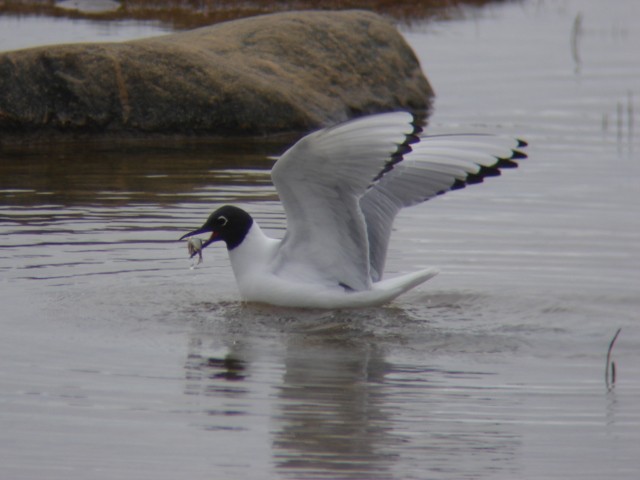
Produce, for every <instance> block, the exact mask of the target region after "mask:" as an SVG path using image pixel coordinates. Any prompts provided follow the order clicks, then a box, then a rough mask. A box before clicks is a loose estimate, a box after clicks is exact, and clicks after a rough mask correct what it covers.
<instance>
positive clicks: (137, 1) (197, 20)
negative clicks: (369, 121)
mask: <svg viewBox="0 0 640 480" xmlns="http://www.w3.org/2000/svg"><path fill="white" fill-rule="evenodd" d="M79 1H81V0H79ZM496 1H500V0H422V1H416V0H413V1H411V0H408V1H402V0H400V1H398V0H369V1H367V0H329V1H325V2H322V5H321V6H318V2H313V1H307V0H290V1H276V2H273V1H266V0H253V1H233V0H227V1H224V0H223V1H221V0H122V1H121V6H120V8H119V9H117V10H115V11H111V12H105V13H82V12H79V11H70V10H63V9H60V8H57V7H56V6H55V3H56V2H54V1H53V0H0V14H13V15H48V16H56V17H70V18H93V19H101V20H121V19H137V20H156V21H160V22H163V23H166V24H169V25H171V26H172V27H174V28H178V29H181V28H193V27H198V26H203V25H210V24H212V23H217V22H222V21H226V20H233V19H237V18H243V17H248V16H253V15H259V14H265V13H272V12H284V11H291V10H311V9H314V10H317V9H319V8H321V9H323V10H344V9H353V8H359V9H365V10H371V11H374V12H377V13H380V14H382V15H386V16H388V17H391V18H393V19H395V20H397V21H399V22H402V23H405V24H411V23H412V22H415V21H423V20H426V19H434V18H450V17H454V16H457V15H460V9H461V7H462V6H465V5H469V6H478V7H480V6H483V5H485V4H487V3H494V2H496Z"/></svg>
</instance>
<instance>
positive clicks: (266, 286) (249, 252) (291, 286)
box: [229, 223, 438, 308]
mask: <svg viewBox="0 0 640 480" xmlns="http://www.w3.org/2000/svg"><path fill="white" fill-rule="evenodd" d="M281 243H282V242H281V240H277V239H274V238H270V237H268V236H267V235H265V234H264V232H263V231H262V229H261V228H260V227H259V225H258V224H257V223H254V224H253V225H252V227H251V229H250V230H249V232H248V233H247V236H246V237H245V239H244V241H243V242H242V244H240V245H239V246H238V247H236V248H234V249H233V250H230V251H229V258H230V260H231V266H232V268H233V273H234V276H235V278H236V283H237V285H238V289H239V290H240V295H241V296H242V298H243V300H245V301H250V302H258V303H268V304H271V305H279V306H284V307H299V308H354V307H371V306H376V305H382V304H384V303H387V302H390V301H391V300H393V299H394V298H396V297H397V296H398V295H401V294H402V293H404V292H406V291H407V290H410V289H411V288H413V287H415V286H416V285H419V284H421V283H423V282H426V281H427V280H429V279H430V278H431V277H433V276H434V275H436V274H437V273H438V270H436V269H426V270H420V271H417V272H413V273H410V274H407V275H401V276H399V277H395V278H391V279H388V280H382V281H380V282H376V283H373V285H372V287H371V289H370V290H364V291H360V292H354V291H346V290H345V289H344V288H343V287H341V286H340V285H337V284H333V285H332V284H330V283H328V282H326V283H325V282H322V280H321V279H320V278H319V277H317V276H314V275H313V272H306V277H305V276H304V274H302V273H301V275H299V276H295V275H292V276H290V277H287V276H282V275H277V274H276V272H275V271H274V262H275V261H276V259H277V256H278V249H279V248H280V247H281ZM301 270H302V269H301Z"/></svg>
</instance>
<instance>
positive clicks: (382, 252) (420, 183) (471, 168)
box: [360, 134, 526, 282]
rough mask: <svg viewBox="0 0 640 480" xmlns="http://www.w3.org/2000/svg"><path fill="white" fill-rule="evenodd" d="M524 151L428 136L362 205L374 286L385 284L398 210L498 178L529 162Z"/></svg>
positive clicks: (506, 142) (486, 141)
mask: <svg viewBox="0 0 640 480" xmlns="http://www.w3.org/2000/svg"><path fill="white" fill-rule="evenodd" d="M525 146H526V143H524V142H522V141H520V140H517V139H512V138H503V137H498V136H491V135H473V134H468V135H464V134H463V135H455V134H454V135H439V136H424V137H422V138H420V142H418V143H415V144H413V145H411V149H412V151H411V152H409V153H407V154H405V155H404V158H403V159H402V160H401V161H397V162H396V163H394V164H393V168H391V169H389V170H388V171H387V172H386V173H385V174H384V175H383V176H382V177H381V178H380V180H379V181H378V182H377V183H376V184H375V185H373V186H372V187H371V188H369V189H368V190H367V192H366V194H365V195H364V196H363V197H362V198H361V199H360V207H361V209H362V212H363V215H364V217H365V222H366V224H367V235H368V240H369V249H370V252H369V258H370V261H371V266H370V274H371V278H372V281H374V282H376V281H379V280H380V279H381V278H382V272H383V270H384V264H385V260H386V255H387V247H388V245H389V237H390V235H391V227H392V224H393V220H394V218H395V216H396V214H397V213H398V211H400V209H402V208H404V207H409V206H411V205H416V204H418V203H421V202H424V201H426V200H429V199H430V198H433V197H435V196H437V195H440V194H442V193H444V192H446V191H449V190H454V189H458V188H463V187H465V186H466V185H470V184H474V183H480V182H482V181H483V179H484V178H485V177H489V176H497V175H500V169H501V168H513V167H516V166H517V160H520V159H522V158H526V155H525V154H524V153H522V152H520V151H519V150H518V148H522V147H525Z"/></svg>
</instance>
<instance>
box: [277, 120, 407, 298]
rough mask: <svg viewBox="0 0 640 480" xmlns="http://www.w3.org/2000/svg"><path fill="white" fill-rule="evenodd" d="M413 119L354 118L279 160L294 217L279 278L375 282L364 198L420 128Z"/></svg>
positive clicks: (283, 192)
mask: <svg viewBox="0 0 640 480" xmlns="http://www.w3.org/2000/svg"><path fill="white" fill-rule="evenodd" d="M412 121H413V116H412V115H411V114H409V113H406V112H395V113H386V114H380V115H373V116H369V117H364V118H360V119H356V120H352V121H349V122H346V123H343V124H341V125H338V126H336V127H330V128H327V129H323V130H319V131H317V132H314V133H312V134H310V135H307V136H306V137H304V138H302V139H301V140H299V141H298V142H297V143H296V144H295V145H293V147H291V148H290V149H289V150H287V151H286V152H285V153H284V154H283V155H282V156H281V157H280V158H279V159H278V161H277V162H276V164H275V166H274V167H273V170H272V172H271V177H272V179H273V183H274V185H275V186H276V188H277V190H278V194H279V195H280V200H281V201H282V204H283V206H284V209H285V212H286V215H287V233H286V235H285V238H284V239H283V242H282V244H281V247H280V249H279V251H278V253H277V256H276V258H275V261H274V270H275V271H276V272H277V273H278V274H279V275H288V276H292V277H293V278H300V279H301V280H303V279H306V280H308V279H309V276H310V275H313V276H314V280H316V281H317V280H318V279H320V280H321V281H323V282H326V283H327V284H329V285H336V284H341V285H343V286H344V287H346V288H349V289H353V290H367V289H369V288H370V287H371V277H370V271H369V268H370V262H369V244H368V239H367V229H366V225H365V219H364V216H363V214H362V211H361V209H360V205H359V200H360V198H361V197H362V195H364V194H365V192H366V191H367V188H368V187H369V186H371V184H372V183H373V181H374V179H375V178H377V177H378V175H379V174H380V172H381V171H383V170H384V169H385V166H387V165H388V164H389V163H391V162H392V156H393V155H394V154H395V153H396V152H397V151H398V147H399V145H402V144H403V143H404V142H405V141H406V140H407V136H409V135H411V134H413V133H414V131H415V127H414V125H413V124H412Z"/></svg>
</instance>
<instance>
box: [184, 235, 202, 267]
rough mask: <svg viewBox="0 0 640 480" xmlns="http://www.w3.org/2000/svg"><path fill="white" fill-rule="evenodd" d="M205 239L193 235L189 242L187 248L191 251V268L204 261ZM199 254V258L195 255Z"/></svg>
mask: <svg viewBox="0 0 640 480" xmlns="http://www.w3.org/2000/svg"><path fill="white" fill-rule="evenodd" d="M203 244H204V240H202V239H200V238H195V237H191V238H189V241H188V242H187V250H188V251H189V258H191V267H190V268H191V270H193V269H194V268H196V265H200V264H201V263H202V245H203ZM196 255H197V257H198V258H197V259H195V258H194V257H195V256H196Z"/></svg>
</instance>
